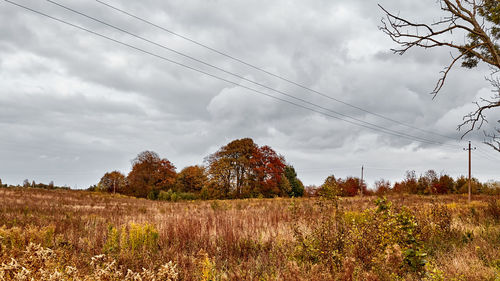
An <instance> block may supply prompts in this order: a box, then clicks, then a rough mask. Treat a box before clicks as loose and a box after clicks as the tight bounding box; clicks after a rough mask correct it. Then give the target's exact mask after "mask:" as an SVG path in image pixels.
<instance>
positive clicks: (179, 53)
mask: <svg viewBox="0 0 500 281" xmlns="http://www.w3.org/2000/svg"><path fill="white" fill-rule="evenodd" d="M46 1H47V2H49V3H52V4H54V5H56V6H59V7H61V8H63V9H65V10H68V11H70V12H73V13H75V14H78V15H80V16H83V17H86V18H88V19H90V20H93V21H95V22H98V23H100V24H103V25H105V26H108V27H110V28H113V29H115V30H118V31H120V32H123V33H125V34H128V35H130V36H132V37H135V38H137V39H140V40H143V41H145V42H148V43H150V44H153V45H155V46H157V47H160V48H162V49H165V50H168V51H170V52H173V53H175V54H177V55H180V56H182V57H185V58H187V59H190V60H193V61H195V62H197V63H200V64H203V65H205V66H208V67H210V68H213V69H217V70H219V71H221V72H223V73H226V74H229V75H231V76H233V77H236V78H238V79H241V80H244V81H246V82H249V83H251V84H254V85H257V86H259V87H263V88H265V89H267V90H270V91H273V92H275V93H278V94H280V95H284V96H286V97H289V98H292V99H294V100H297V101H300V102H303V103H305V104H308V105H311V106H314V107H317V108H320V109H322V110H325V111H328V112H330V113H333V114H336V115H339V116H342V117H345V118H349V119H351V120H355V121H356V122H359V123H363V124H365V125H367V126H373V127H375V128H378V129H381V130H386V131H389V132H392V133H395V134H399V135H403V136H406V137H409V138H414V139H416V140H420V141H423V142H426V143H429V144H439V145H446V144H444V143H442V142H438V141H434V140H429V139H425V138H421V137H418V136H414V135H409V134H406V133H403V132H400V131H396V130H392V129H389V128H385V127H382V126H379V125H376V124H373V123H371V122H367V121H364V120H361V119H359V118H355V117H352V116H349V115H347V114H344V113H340V112H337V111H334V110H332V109H329V108H326V107H324V106H321V105H318V104H315V103H312V102H310V101H307V100H304V99H302V98H298V97H295V96H293V95H291V94H288V93H286V92H284V91H281V90H277V89H275V88H272V87H269V86H267V85H264V84H262V83H259V82H256V81H254V80H252V79H248V78H246V77H244V76H241V75H239V74H236V73H234V72H231V71H229V70H226V69H223V68H221V67H218V66H215V65H213V64H210V63H207V62H205V61H203V60H200V59H197V58H195V57H193V56H190V55H187V54H185V53H183V52H180V51H177V50H175V49H172V48H170V47H167V46H165V45H163V44H160V43H158V42H155V41H152V40H150V39H147V38H145V37H143V36H140V35H137V34H135V33H132V32H130V31H128V30H126V29H124V28H120V27H117V26H116V25H113V24H110V23H108V22H105V21H103V20H100V19H97V18H95V17H93V16H90V15H88V14H86V13H83V12H80V11H78V10H76V9H73V8H70V7H68V6H66V5H63V4H60V3H58V2H55V1H53V0H46Z"/></svg>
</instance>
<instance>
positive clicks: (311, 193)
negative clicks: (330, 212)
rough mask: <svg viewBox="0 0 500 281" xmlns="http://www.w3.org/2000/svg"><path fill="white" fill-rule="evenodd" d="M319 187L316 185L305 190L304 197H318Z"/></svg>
mask: <svg viewBox="0 0 500 281" xmlns="http://www.w3.org/2000/svg"><path fill="white" fill-rule="evenodd" d="M319 190H320V188H319V187H317V186H315V185H308V186H306V187H305V188H304V196H306V197H316V196H318V191H319Z"/></svg>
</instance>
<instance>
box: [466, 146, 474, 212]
mask: <svg viewBox="0 0 500 281" xmlns="http://www.w3.org/2000/svg"><path fill="white" fill-rule="evenodd" d="M474 149H476V148H475V147H474V148H472V147H471V143H470V141H469V148H464V150H468V151H469V183H468V185H469V199H468V202H469V203H470V201H471V151H472V150H474Z"/></svg>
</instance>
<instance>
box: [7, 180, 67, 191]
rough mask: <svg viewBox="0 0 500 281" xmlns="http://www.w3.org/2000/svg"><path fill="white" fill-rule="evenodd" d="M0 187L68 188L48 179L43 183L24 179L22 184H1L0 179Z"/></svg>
mask: <svg viewBox="0 0 500 281" xmlns="http://www.w3.org/2000/svg"><path fill="white" fill-rule="evenodd" d="M0 188H41V189H70V188H69V187H68V186H57V185H55V184H54V182H53V181H50V182H49V183H48V184H44V183H36V182H35V181H30V180H28V179H25V180H24V181H23V184H22V185H19V184H18V185H8V184H3V183H2V180H1V179H0Z"/></svg>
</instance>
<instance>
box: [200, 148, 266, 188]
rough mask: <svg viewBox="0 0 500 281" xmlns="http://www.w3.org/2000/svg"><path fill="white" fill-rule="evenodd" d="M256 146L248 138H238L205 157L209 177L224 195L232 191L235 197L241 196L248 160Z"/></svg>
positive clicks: (245, 183) (245, 181)
mask: <svg viewBox="0 0 500 281" xmlns="http://www.w3.org/2000/svg"><path fill="white" fill-rule="evenodd" d="M257 148H258V147H257V145H256V144H255V143H254V142H253V140H252V139H250V138H244V139H238V140H234V141H232V142H230V143H228V144H227V145H225V146H223V147H222V148H221V149H219V150H218V151H217V152H215V153H214V154H212V155H210V156H208V157H207V159H206V161H207V163H208V170H209V174H210V176H211V179H212V180H213V181H214V182H215V183H216V184H217V185H218V186H220V188H221V189H222V192H223V194H224V195H225V196H229V195H230V194H229V193H230V192H233V193H234V194H235V197H238V198H239V197H241V191H242V188H243V186H245V185H248V179H249V175H250V172H251V167H250V160H251V159H252V157H253V156H254V152H255V150H257Z"/></svg>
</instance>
